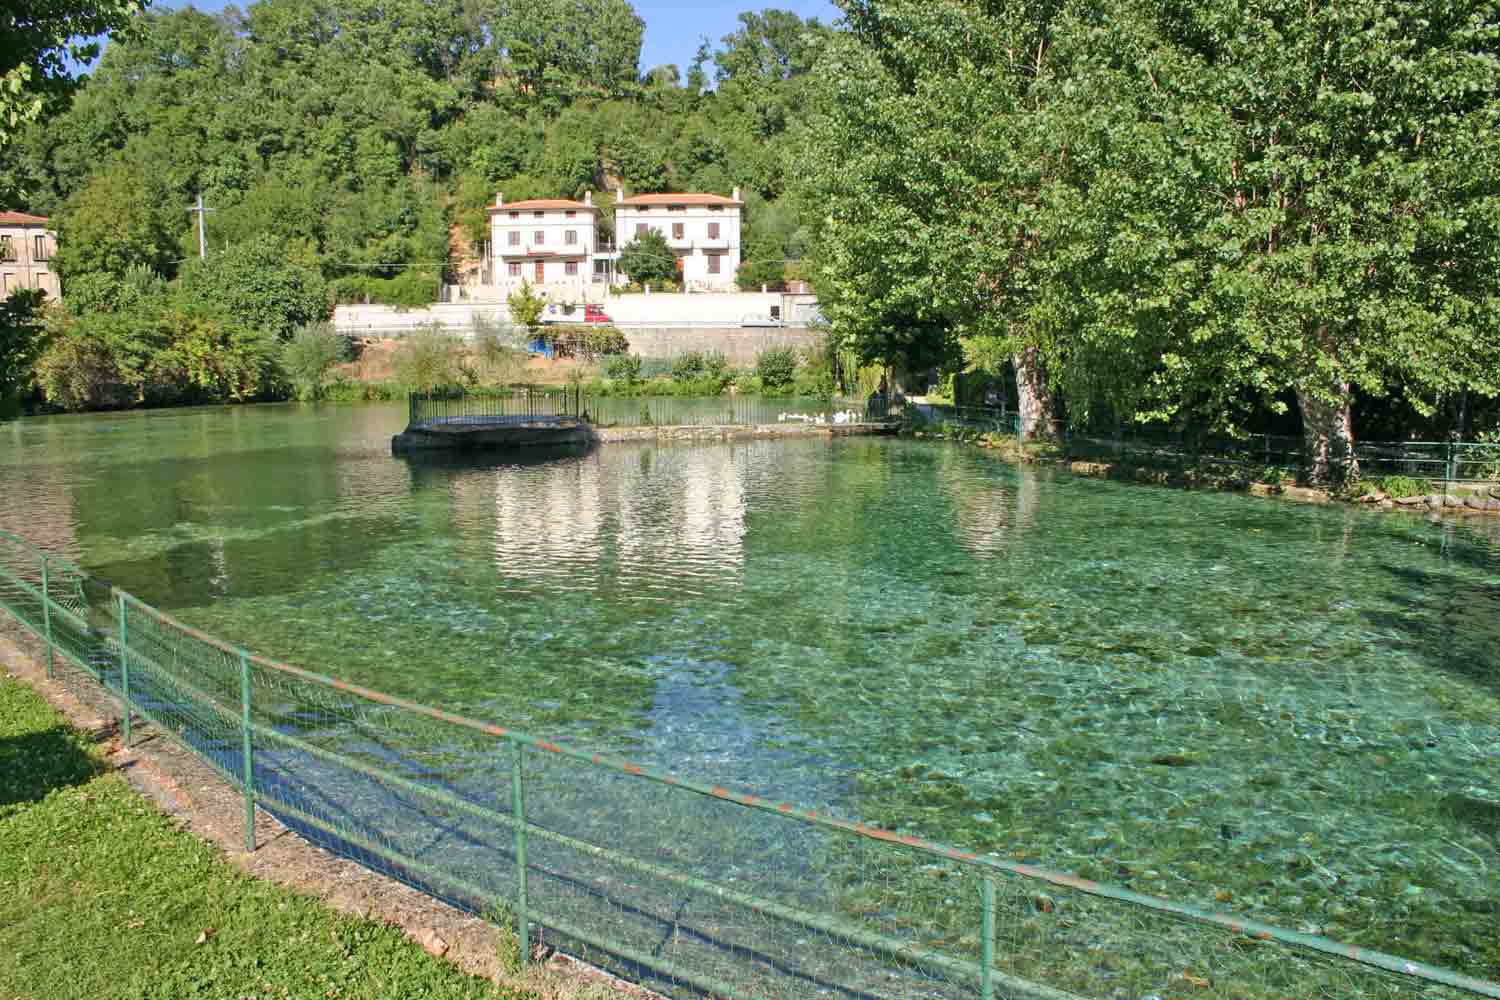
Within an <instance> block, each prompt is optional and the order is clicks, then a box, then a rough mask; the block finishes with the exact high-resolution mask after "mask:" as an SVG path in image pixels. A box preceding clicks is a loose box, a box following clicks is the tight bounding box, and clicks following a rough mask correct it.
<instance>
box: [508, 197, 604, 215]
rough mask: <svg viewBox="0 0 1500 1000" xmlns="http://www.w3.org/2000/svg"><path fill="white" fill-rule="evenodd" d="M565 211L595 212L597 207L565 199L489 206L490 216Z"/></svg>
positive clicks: (544, 199) (542, 199)
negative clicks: (502, 213) (509, 213)
mask: <svg viewBox="0 0 1500 1000" xmlns="http://www.w3.org/2000/svg"><path fill="white" fill-rule="evenodd" d="M559 210H566V211H569V212H597V211H599V206H597V205H585V204H584V203H583V202H581V201H568V200H567V199H565V198H532V199H531V200H530V201H511V202H506V203H505V204H503V205H491V206H490V214H491V215H495V214H496V213H498V212H546V211H553V212H556V211H559Z"/></svg>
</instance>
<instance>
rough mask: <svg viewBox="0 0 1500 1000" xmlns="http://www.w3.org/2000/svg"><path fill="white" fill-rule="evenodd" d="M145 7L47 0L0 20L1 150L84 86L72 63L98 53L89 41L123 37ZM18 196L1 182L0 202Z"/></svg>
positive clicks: (135, 0)
mask: <svg viewBox="0 0 1500 1000" xmlns="http://www.w3.org/2000/svg"><path fill="white" fill-rule="evenodd" d="M144 7H145V3H144V2H142V0H48V2H47V3H37V4H31V5H29V6H28V7H26V8H25V9H24V10H23V9H22V8H19V7H18V8H16V13H15V14H6V15H5V16H0V150H3V149H4V148H5V147H6V146H7V145H8V144H9V143H10V141H11V139H12V138H13V136H14V130H15V128H16V127H17V126H18V125H22V124H25V123H27V122H31V121H35V120H37V119H39V118H41V117H42V111H43V108H44V107H45V105H46V102H47V100H48V99H49V98H54V99H55V98H58V97H63V96H65V95H67V94H69V93H71V92H72V91H73V90H74V89H75V88H76V87H78V86H79V84H80V83H81V80H80V79H79V78H78V76H77V75H75V74H74V73H73V72H72V66H71V65H70V64H76V63H87V62H88V61H89V60H91V59H92V58H93V57H94V56H96V55H97V54H98V52H99V46H98V44H97V43H95V42H92V41H90V39H94V38H98V37H99V36H102V35H105V34H107V33H109V32H115V33H116V34H117V35H119V36H120V37H124V36H125V35H126V34H128V29H129V27H130V24H131V21H132V20H133V19H134V18H136V17H137V16H138V15H139V14H140V12H141V10H142V9H143V8H144ZM13 193H14V192H12V191H9V190H7V189H6V187H5V182H4V181H3V180H0V203H4V202H5V201H8V200H9V196H10V195H11V194H13Z"/></svg>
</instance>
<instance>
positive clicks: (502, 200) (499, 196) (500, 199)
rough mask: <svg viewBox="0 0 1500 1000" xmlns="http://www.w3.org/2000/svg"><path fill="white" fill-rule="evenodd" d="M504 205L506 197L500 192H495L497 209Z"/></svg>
mask: <svg viewBox="0 0 1500 1000" xmlns="http://www.w3.org/2000/svg"><path fill="white" fill-rule="evenodd" d="M504 204H505V195H503V194H501V193H500V192H499V191H496V192H495V207H496V208H499V207H500V206H501V205H504Z"/></svg>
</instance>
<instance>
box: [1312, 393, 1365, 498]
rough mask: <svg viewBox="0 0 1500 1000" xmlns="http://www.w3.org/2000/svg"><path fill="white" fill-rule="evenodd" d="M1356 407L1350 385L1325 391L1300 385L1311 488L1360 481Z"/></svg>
mask: <svg viewBox="0 0 1500 1000" xmlns="http://www.w3.org/2000/svg"><path fill="white" fill-rule="evenodd" d="M1352 404H1353V394H1352V393H1351V392H1350V389H1349V383H1347V382H1338V383H1335V384H1334V385H1332V386H1329V387H1327V388H1326V389H1325V390H1324V391H1323V392H1317V391H1315V390H1314V389H1313V388H1312V387H1311V386H1309V385H1306V384H1303V385H1299V386H1297V405H1298V406H1299V407H1301V409H1302V442H1303V445H1304V446H1305V448H1306V452H1307V456H1306V472H1307V481H1308V483H1309V485H1312V486H1342V485H1344V484H1345V483H1351V482H1354V481H1355V480H1356V479H1358V478H1359V459H1357V458H1356V457H1355V455H1354V421H1353V405H1352Z"/></svg>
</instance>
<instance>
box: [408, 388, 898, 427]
mask: <svg viewBox="0 0 1500 1000" xmlns="http://www.w3.org/2000/svg"><path fill="white" fill-rule="evenodd" d="M407 406H408V411H409V412H408V422H409V423H410V425H411V426H412V427H422V426H432V425H435V424H445V423H446V424H469V423H472V424H482V423H504V422H510V421H523V420H538V419H553V418H562V417H567V418H574V419H580V420H586V421H589V422H590V423H593V424H596V425H598V426H601V427H644V426H657V427H702V426H721V427H743V426H759V425H766V424H777V423H783V424H784V423H799V422H818V423H886V422H889V421H891V420H895V419H899V417H900V415H901V408H902V403H901V402H900V401H899V400H895V399H892V398H891V397H889V396H883V395H875V396H870V397H868V398H867V399H837V398H823V397H815V396H710V397H684V396H593V395H590V394H588V393H586V392H584V391H583V389H582V388H581V387H578V386H569V387H564V388H558V389H551V390H541V389H514V390H483V391H470V390H451V391H445V390H436V391H432V392H423V393H412V394H411V395H410V396H409V397H408V400H407Z"/></svg>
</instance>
